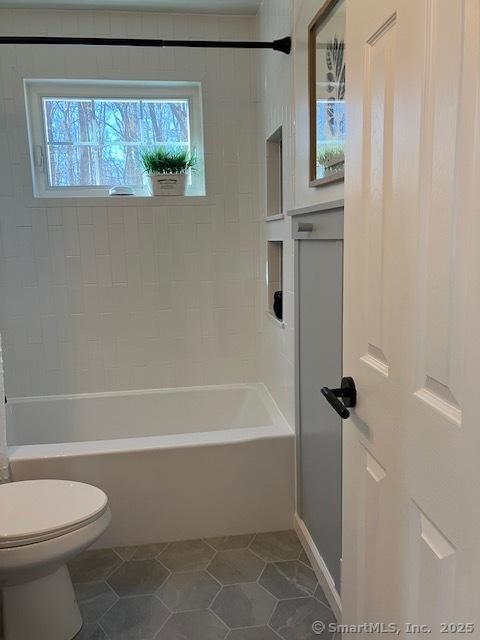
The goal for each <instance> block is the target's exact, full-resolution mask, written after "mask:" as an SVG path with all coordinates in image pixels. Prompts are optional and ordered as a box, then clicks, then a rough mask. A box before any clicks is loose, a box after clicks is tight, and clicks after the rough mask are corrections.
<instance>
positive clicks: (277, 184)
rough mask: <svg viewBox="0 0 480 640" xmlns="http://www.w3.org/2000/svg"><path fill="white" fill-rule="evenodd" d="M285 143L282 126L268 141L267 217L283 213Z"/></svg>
mask: <svg viewBox="0 0 480 640" xmlns="http://www.w3.org/2000/svg"><path fill="white" fill-rule="evenodd" d="M282 156H283V145H282V127H279V128H278V129H277V130H276V131H275V132H274V133H272V135H271V136H270V137H269V138H268V139H267V142H266V157H267V212H266V213H267V218H269V217H271V216H279V215H281V214H282V213H283V189H282V184H283V157H282Z"/></svg>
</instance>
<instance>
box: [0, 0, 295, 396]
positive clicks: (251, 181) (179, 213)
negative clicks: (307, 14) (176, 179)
mask: <svg viewBox="0 0 480 640" xmlns="http://www.w3.org/2000/svg"><path fill="white" fill-rule="evenodd" d="M269 4H270V5H273V4H275V5H276V4H277V3H276V2H275V3H273V2H269ZM278 4H279V5H280V4H281V5H283V4H285V5H287V4H288V3H287V2H278ZM270 29H273V32H275V35H276V36H277V35H284V32H285V33H286V32H287V31H288V30H289V26H288V24H286V20H284V16H279V19H278V20H277V21H276V22H274V23H273V24H272V25H271V27H270ZM286 30H287V31H286ZM256 31H257V25H256V18H255V17H248V16H242V17H225V16H205V15H202V16H200V15H195V16H194V15H168V14H161V13H150V12H128V11H119V12H116V13H115V12H108V11H88V10H82V11H74V10H70V11H56V10H55V11H52V10H42V11H40V10H39V11H35V10H28V11H27V10H25V11H21V10H12V11H8V10H2V11H0V34H2V35H5V34H10V35H15V34H17V35H20V34H27V35H28V34H33V35H42V34H45V35H52V36H53V35H65V36H112V37H122V36H132V37H145V38H155V37H159V38H162V37H163V38H166V37H174V38H198V39H202V38H206V39H222V38H223V39H237V38H238V39H249V38H253V37H255V35H256ZM273 32H272V35H273ZM277 32H278V33H277ZM265 55H267V54H265ZM270 55H271V58H272V59H273V57H275V58H276V59H277V60H278V58H280V55H279V54H270ZM260 56H262V54H261V53H259V52H251V51H241V50H213V49H212V50H207V49H192V50H189V49H146V48H145V49H135V48H108V47H101V48H99V47H95V48H93V47H82V48H78V47H62V48H58V47H55V48H54V47H51V46H35V47H34V46H25V45H20V46H11V45H8V46H7V45H2V47H1V50H0V331H1V333H2V336H3V347H4V361H5V385H6V393H7V395H10V396H12V397H14V396H32V395H50V394H63V393H82V392H101V391H111V390H123V389H133V388H156V387H171V386H184V385H197V384H220V383H229V382H240V381H256V380H258V379H259V376H260V356H259V354H260V353H261V352H262V349H261V347H260V345H261V339H260V331H261V325H262V322H263V318H262V313H261V312H262V311H263V307H264V301H263V298H262V295H259V292H262V290H263V287H264V261H263V258H262V252H263V242H262V233H263V221H262V216H263V211H262V206H261V204H260V203H261V194H260V187H261V168H260V167H261V156H260V155H259V154H258V153H257V149H258V147H257V141H258V137H259V136H258V88H257V66H258V61H259V59H260ZM262 57H263V56H262ZM278 71H281V69H280V68H278ZM24 78H87V79H96V78H111V79H122V80H196V81H201V82H202V85H203V99H204V124H205V153H206V167H207V173H206V181H207V198H206V199H204V200H202V199H191V201H188V202H187V201H181V203H180V204H171V202H168V204H165V205H163V204H161V203H160V202H159V200H158V199H155V200H152V201H149V200H144V199H134V200H129V201H125V200H121V201H118V200H113V201H112V200H89V199H85V200H81V199H77V200H65V199H56V200H52V199H50V200H41V199H33V197H32V184H31V175H30V164H29V155H28V141H27V129H26V120H25V106H24V96H23V79H24ZM282 83H283V79H282ZM287 84H288V79H287ZM282 86H285V91H287V88H288V87H287V85H282ZM269 100H270V98H269ZM271 100H272V104H273V102H274V101H275V98H274V97H272V98H271ZM275 114H276V115H275V118H273V116H272V118H273V119H275V120H276V119H278V118H280V116H282V119H283V118H288V120H290V118H291V114H290V113H289V112H287V111H282V108H281V107H280V105H278V107H277V108H276V110H275ZM277 116H278V118H277ZM275 126H277V125H275ZM262 135H263V133H262ZM288 153H290V151H289V152H288ZM287 167H288V165H287ZM286 276H287V282H291V276H290V275H289V274H288V273H287V274H286ZM290 286H291V285H290ZM289 305H290V302H288V303H287V309H288V306H289ZM287 313H288V311H287ZM292 328H293V327H292ZM276 339H277V337H276V336H275V338H274V337H273V336H270V335H267V336H266V345H268V347H267V351H268V352H270V351H271V350H272V348H274V345H273V344H272V340H276ZM270 345H271V346H270ZM263 351H264V352H265V348H264V349H263ZM289 351H290V350H289V349H287V350H285V349H284V348H282V351H281V353H279V354H277V355H276V358H277V359H278V358H281V359H282V366H283V360H285V359H286V358H287V353H289ZM273 370H274V367H272V371H273ZM277 375H280V374H279V373H277V372H276V373H275V376H277ZM285 375H286V373H282V376H281V377H282V379H281V380H279V379H277V378H276V377H275V378H272V380H271V381H270V380H266V381H267V382H268V383H269V384H270V383H271V384H272V391H273V392H274V394H275V395H276V396H278V394H283V393H284V387H285V385H286V384H287V383H286V381H285ZM277 399H278V397H277ZM281 404H282V403H281ZM283 404H284V403H283Z"/></svg>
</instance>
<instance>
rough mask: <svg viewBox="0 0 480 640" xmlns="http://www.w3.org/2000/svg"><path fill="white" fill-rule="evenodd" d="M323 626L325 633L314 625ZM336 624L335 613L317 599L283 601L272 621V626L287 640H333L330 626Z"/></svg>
mask: <svg viewBox="0 0 480 640" xmlns="http://www.w3.org/2000/svg"><path fill="white" fill-rule="evenodd" d="M314 623H317V625H318V624H323V625H324V629H323V631H322V630H320V628H318V627H317V629H316V630H315V631H314V630H313V624H314ZM334 623H335V617H334V615H333V613H332V612H331V611H330V609H328V608H327V607H325V606H324V605H323V604H322V603H321V602H319V601H318V600H316V599H315V598H295V599H293V600H281V601H280V602H279V603H278V605H277V608H276V609H275V612H274V614H273V616H272V619H271V620H270V626H271V627H272V629H274V630H275V631H276V632H277V633H278V634H279V635H280V636H282V638H284V639H285V640H315V639H317V640H318V638H321V639H323V640H326V639H327V638H328V640H331V639H332V638H333V635H334V633H333V632H332V631H330V630H329V624H334Z"/></svg>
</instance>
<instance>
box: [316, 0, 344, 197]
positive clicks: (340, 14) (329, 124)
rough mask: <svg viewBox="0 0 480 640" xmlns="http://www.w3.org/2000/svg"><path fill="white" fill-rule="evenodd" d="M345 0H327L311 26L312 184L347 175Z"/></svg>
mask: <svg viewBox="0 0 480 640" xmlns="http://www.w3.org/2000/svg"><path fill="white" fill-rule="evenodd" d="M344 40H345V0H326V1H325V3H324V4H323V6H322V7H321V9H320V10H319V12H318V13H317V14H316V16H315V17H314V19H313V20H312V22H311V23H310V25H309V28H308V93H309V112H310V113H309V115H310V186H311V187H318V186H321V185H323V184H329V183H331V182H336V181H338V180H343V178H344V168H345V157H344V142H345V130H346V123H345V56H344V54H345V41H344Z"/></svg>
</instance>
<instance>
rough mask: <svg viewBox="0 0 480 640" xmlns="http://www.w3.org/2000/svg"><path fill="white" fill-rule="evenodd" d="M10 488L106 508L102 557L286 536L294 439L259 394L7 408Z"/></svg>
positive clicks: (222, 390)
mask: <svg viewBox="0 0 480 640" xmlns="http://www.w3.org/2000/svg"><path fill="white" fill-rule="evenodd" d="M7 442H8V451H9V457H10V469H11V474H12V479H13V480H30V479H34V478H64V479H69V480H78V481H81V482H88V483H91V484H93V485H96V486H97V487H100V488H102V489H103V490H104V491H105V492H106V494H107V495H108V497H109V501H110V506H111V510H112V514H113V518H112V524H111V525H110V527H109V529H108V531H107V532H106V534H105V535H104V536H103V537H102V539H101V540H100V541H99V544H98V546H117V545H134V544H135V545H136V544H147V543H151V542H163V541H168V540H183V539H190V538H199V537H208V536H217V535H229V534H235V533H249V532H254V531H256V532H260V531H269V530H270V531H271V530H278V529H289V528H291V527H292V522H293V513H294V435H293V432H292V430H291V429H290V427H289V425H288V424H287V422H286V421H285V419H284V418H283V416H282V414H281V413H280V411H279V410H278V408H277V406H276V404H275V402H274V401H273V399H272V397H271V396H270V394H269V392H268V390H267V389H266V387H265V386H264V385H262V384H236V385H221V386H210V387H188V388H177V389H160V390H143V391H125V392H121V393H117V392H114V393H97V394H81V395H72V396H48V397H35V398H12V399H9V400H8V404H7Z"/></svg>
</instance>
